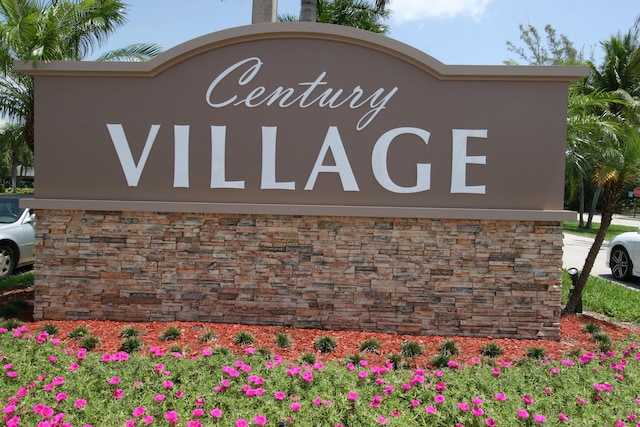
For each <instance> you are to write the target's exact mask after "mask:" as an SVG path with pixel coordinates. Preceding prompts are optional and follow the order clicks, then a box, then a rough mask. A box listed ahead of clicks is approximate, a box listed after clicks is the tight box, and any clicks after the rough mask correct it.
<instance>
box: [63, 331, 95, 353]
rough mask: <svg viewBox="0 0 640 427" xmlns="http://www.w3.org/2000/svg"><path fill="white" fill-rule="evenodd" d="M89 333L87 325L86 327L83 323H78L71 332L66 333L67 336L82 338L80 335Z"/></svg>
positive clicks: (83, 335) (84, 335)
mask: <svg viewBox="0 0 640 427" xmlns="http://www.w3.org/2000/svg"><path fill="white" fill-rule="evenodd" d="M89 333H90V332H89V328H88V327H86V326H84V325H80V326H78V327H76V328H75V329H73V330H72V331H71V332H69V333H68V334H67V336H68V337H69V338H82V337H86V336H88V335H89ZM85 348H86V347H85ZM87 350H88V349H87Z"/></svg>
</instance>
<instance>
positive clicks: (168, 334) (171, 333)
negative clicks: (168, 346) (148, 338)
mask: <svg viewBox="0 0 640 427" xmlns="http://www.w3.org/2000/svg"><path fill="white" fill-rule="evenodd" d="M181 336H182V330H181V329H180V328H179V327H177V326H175V325H171V326H168V327H167V328H166V329H165V330H164V331H162V332H161V333H160V339H161V340H162V341H175V340H177V339H179V338H180V337H181Z"/></svg>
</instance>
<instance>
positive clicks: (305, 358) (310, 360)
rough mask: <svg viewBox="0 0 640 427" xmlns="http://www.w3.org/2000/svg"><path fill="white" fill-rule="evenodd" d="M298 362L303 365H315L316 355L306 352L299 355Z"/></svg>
mask: <svg viewBox="0 0 640 427" xmlns="http://www.w3.org/2000/svg"><path fill="white" fill-rule="evenodd" d="M298 361H299V362H300V363H302V364H305V365H313V364H314V363H316V354H315V353H314V352H312V351H308V352H306V353H303V354H301V355H300V358H299V359H298Z"/></svg>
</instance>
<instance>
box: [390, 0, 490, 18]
mask: <svg viewBox="0 0 640 427" xmlns="http://www.w3.org/2000/svg"><path fill="white" fill-rule="evenodd" d="M492 1H493V0H391V3H390V9H391V11H392V15H391V18H392V19H393V21H395V22H396V23H402V22H407V21H417V20H420V19H428V18H455V17H456V16H460V15H462V16H470V17H472V18H478V17H480V16H481V15H482V14H483V13H484V11H485V9H486V8H487V6H488V5H489V4H490V3H491V2H492Z"/></svg>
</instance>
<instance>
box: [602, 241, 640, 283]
mask: <svg viewBox="0 0 640 427" xmlns="http://www.w3.org/2000/svg"><path fill="white" fill-rule="evenodd" d="M606 262H607V266H608V267H609V268H610V269H611V274H613V277H615V278H616V279H618V280H629V279H631V277H633V276H636V277H640V228H638V230H636V231H629V232H626V233H622V234H618V235H617V236H616V237H614V238H613V239H611V242H609V247H608V248H607V261H606Z"/></svg>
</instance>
